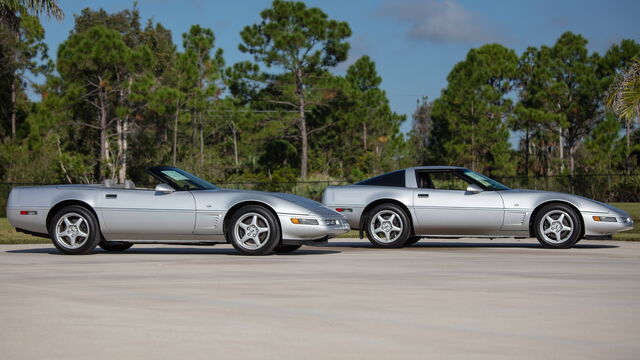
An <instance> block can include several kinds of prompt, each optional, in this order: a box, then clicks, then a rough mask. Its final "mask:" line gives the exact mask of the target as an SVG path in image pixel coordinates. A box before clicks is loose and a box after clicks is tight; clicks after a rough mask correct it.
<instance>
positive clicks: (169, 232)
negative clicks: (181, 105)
mask: <svg viewBox="0 0 640 360" xmlns="http://www.w3.org/2000/svg"><path fill="white" fill-rule="evenodd" d="M147 172H148V173H149V174H150V175H152V176H153V177H154V178H155V179H157V180H158V182H159V184H158V185H157V186H156V187H155V189H143V188H137V187H136V186H135V185H134V184H133V182H131V181H125V184H123V185H114V184H113V183H112V182H109V181H107V182H105V184H102V185H48V186H34V187H16V188H14V189H12V190H11V193H10V194H9V199H8V203H7V216H8V218H9V221H10V222H11V224H12V225H13V226H14V227H15V228H16V229H17V230H18V231H21V232H25V233H29V234H33V235H38V236H44V237H51V240H52V241H53V244H54V245H55V246H56V248H58V249H59V250H60V251H61V252H63V253H65V254H86V253H88V252H90V251H92V250H93V249H94V248H95V247H96V246H98V245H99V246H100V247H101V248H103V249H104V250H107V251H122V250H126V249H128V248H129V247H131V246H132V244H134V243H171V244H215V243H225V242H229V243H231V244H232V245H233V247H234V248H235V249H236V250H237V251H239V252H240V253H242V254H246V255H263V254H267V253H270V252H272V251H275V252H290V251H294V250H296V249H298V248H299V247H300V246H301V245H303V244H315V243H322V242H326V240H327V239H328V238H330V237H333V236H335V235H338V234H341V233H344V232H347V231H349V225H348V223H347V221H346V219H345V217H344V216H343V215H342V214H340V213H338V212H336V211H334V210H331V209H329V208H327V207H325V206H323V205H322V204H320V203H318V202H315V201H313V200H309V199H306V198H303V197H300V196H296V195H291V194H282V193H267V192H259V191H242V190H229V189H221V188H218V187H216V186H214V185H212V184H210V183H208V182H206V181H204V180H202V179H199V178H197V177H196V176H194V175H192V174H189V173H187V172H186V171H183V170H181V169H178V168H175V167H169V166H155V167H151V168H149V169H147Z"/></svg>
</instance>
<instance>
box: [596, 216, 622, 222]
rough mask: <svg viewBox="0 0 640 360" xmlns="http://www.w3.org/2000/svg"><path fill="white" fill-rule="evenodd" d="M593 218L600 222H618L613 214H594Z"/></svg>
mask: <svg viewBox="0 0 640 360" xmlns="http://www.w3.org/2000/svg"><path fill="white" fill-rule="evenodd" d="M593 220H595V221H602V222H618V220H616V218H615V217H613V216H594V217H593Z"/></svg>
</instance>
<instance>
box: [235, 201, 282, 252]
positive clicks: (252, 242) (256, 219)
mask: <svg viewBox="0 0 640 360" xmlns="http://www.w3.org/2000/svg"><path fill="white" fill-rule="evenodd" d="M229 225H230V226H229V227H228V229H227V241H229V242H230V243H231V245H233V247H234V248H235V249H236V250H237V251H238V252H239V253H241V254H244V255H265V254H268V253H270V252H272V251H273V249H274V248H275V247H276V246H277V245H278V243H279V242H280V226H279V224H278V221H277V220H276V218H275V216H274V215H273V214H272V213H271V212H270V211H269V210H267V209H265V208H264V207H262V206H257V205H249V206H245V207H243V208H241V209H240V210H238V211H237V212H236V213H235V214H234V215H233V217H232V218H231V221H230V222H229Z"/></svg>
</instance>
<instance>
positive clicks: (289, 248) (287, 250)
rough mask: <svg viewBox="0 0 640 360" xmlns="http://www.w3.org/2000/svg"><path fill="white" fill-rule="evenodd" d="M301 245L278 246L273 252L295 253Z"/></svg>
mask: <svg viewBox="0 0 640 360" xmlns="http://www.w3.org/2000/svg"><path fill="white" fill-rule="evenodd" d="M301 246H302V245H285V244H280V245H278V246H276V247H275V248H274V249H273V251H274V252H277V253H290V252H293V251H296V250H298V249H300V247H301Z"/></svg>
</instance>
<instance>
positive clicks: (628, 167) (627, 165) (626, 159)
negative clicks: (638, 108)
mask: <svg viewBox="0 0 640 360" xmlns="http://www.w3.org/2000/svg"><path fill="white" fill-rule="evenodd" d="M625 125H626V132H627V133H626V137H627V153H626V154H625V156H624V167H625V169H626V170H627V173H628V172H629V171H631V163H630V159H629V155H631V119H627V121H625Z"/></svg>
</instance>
